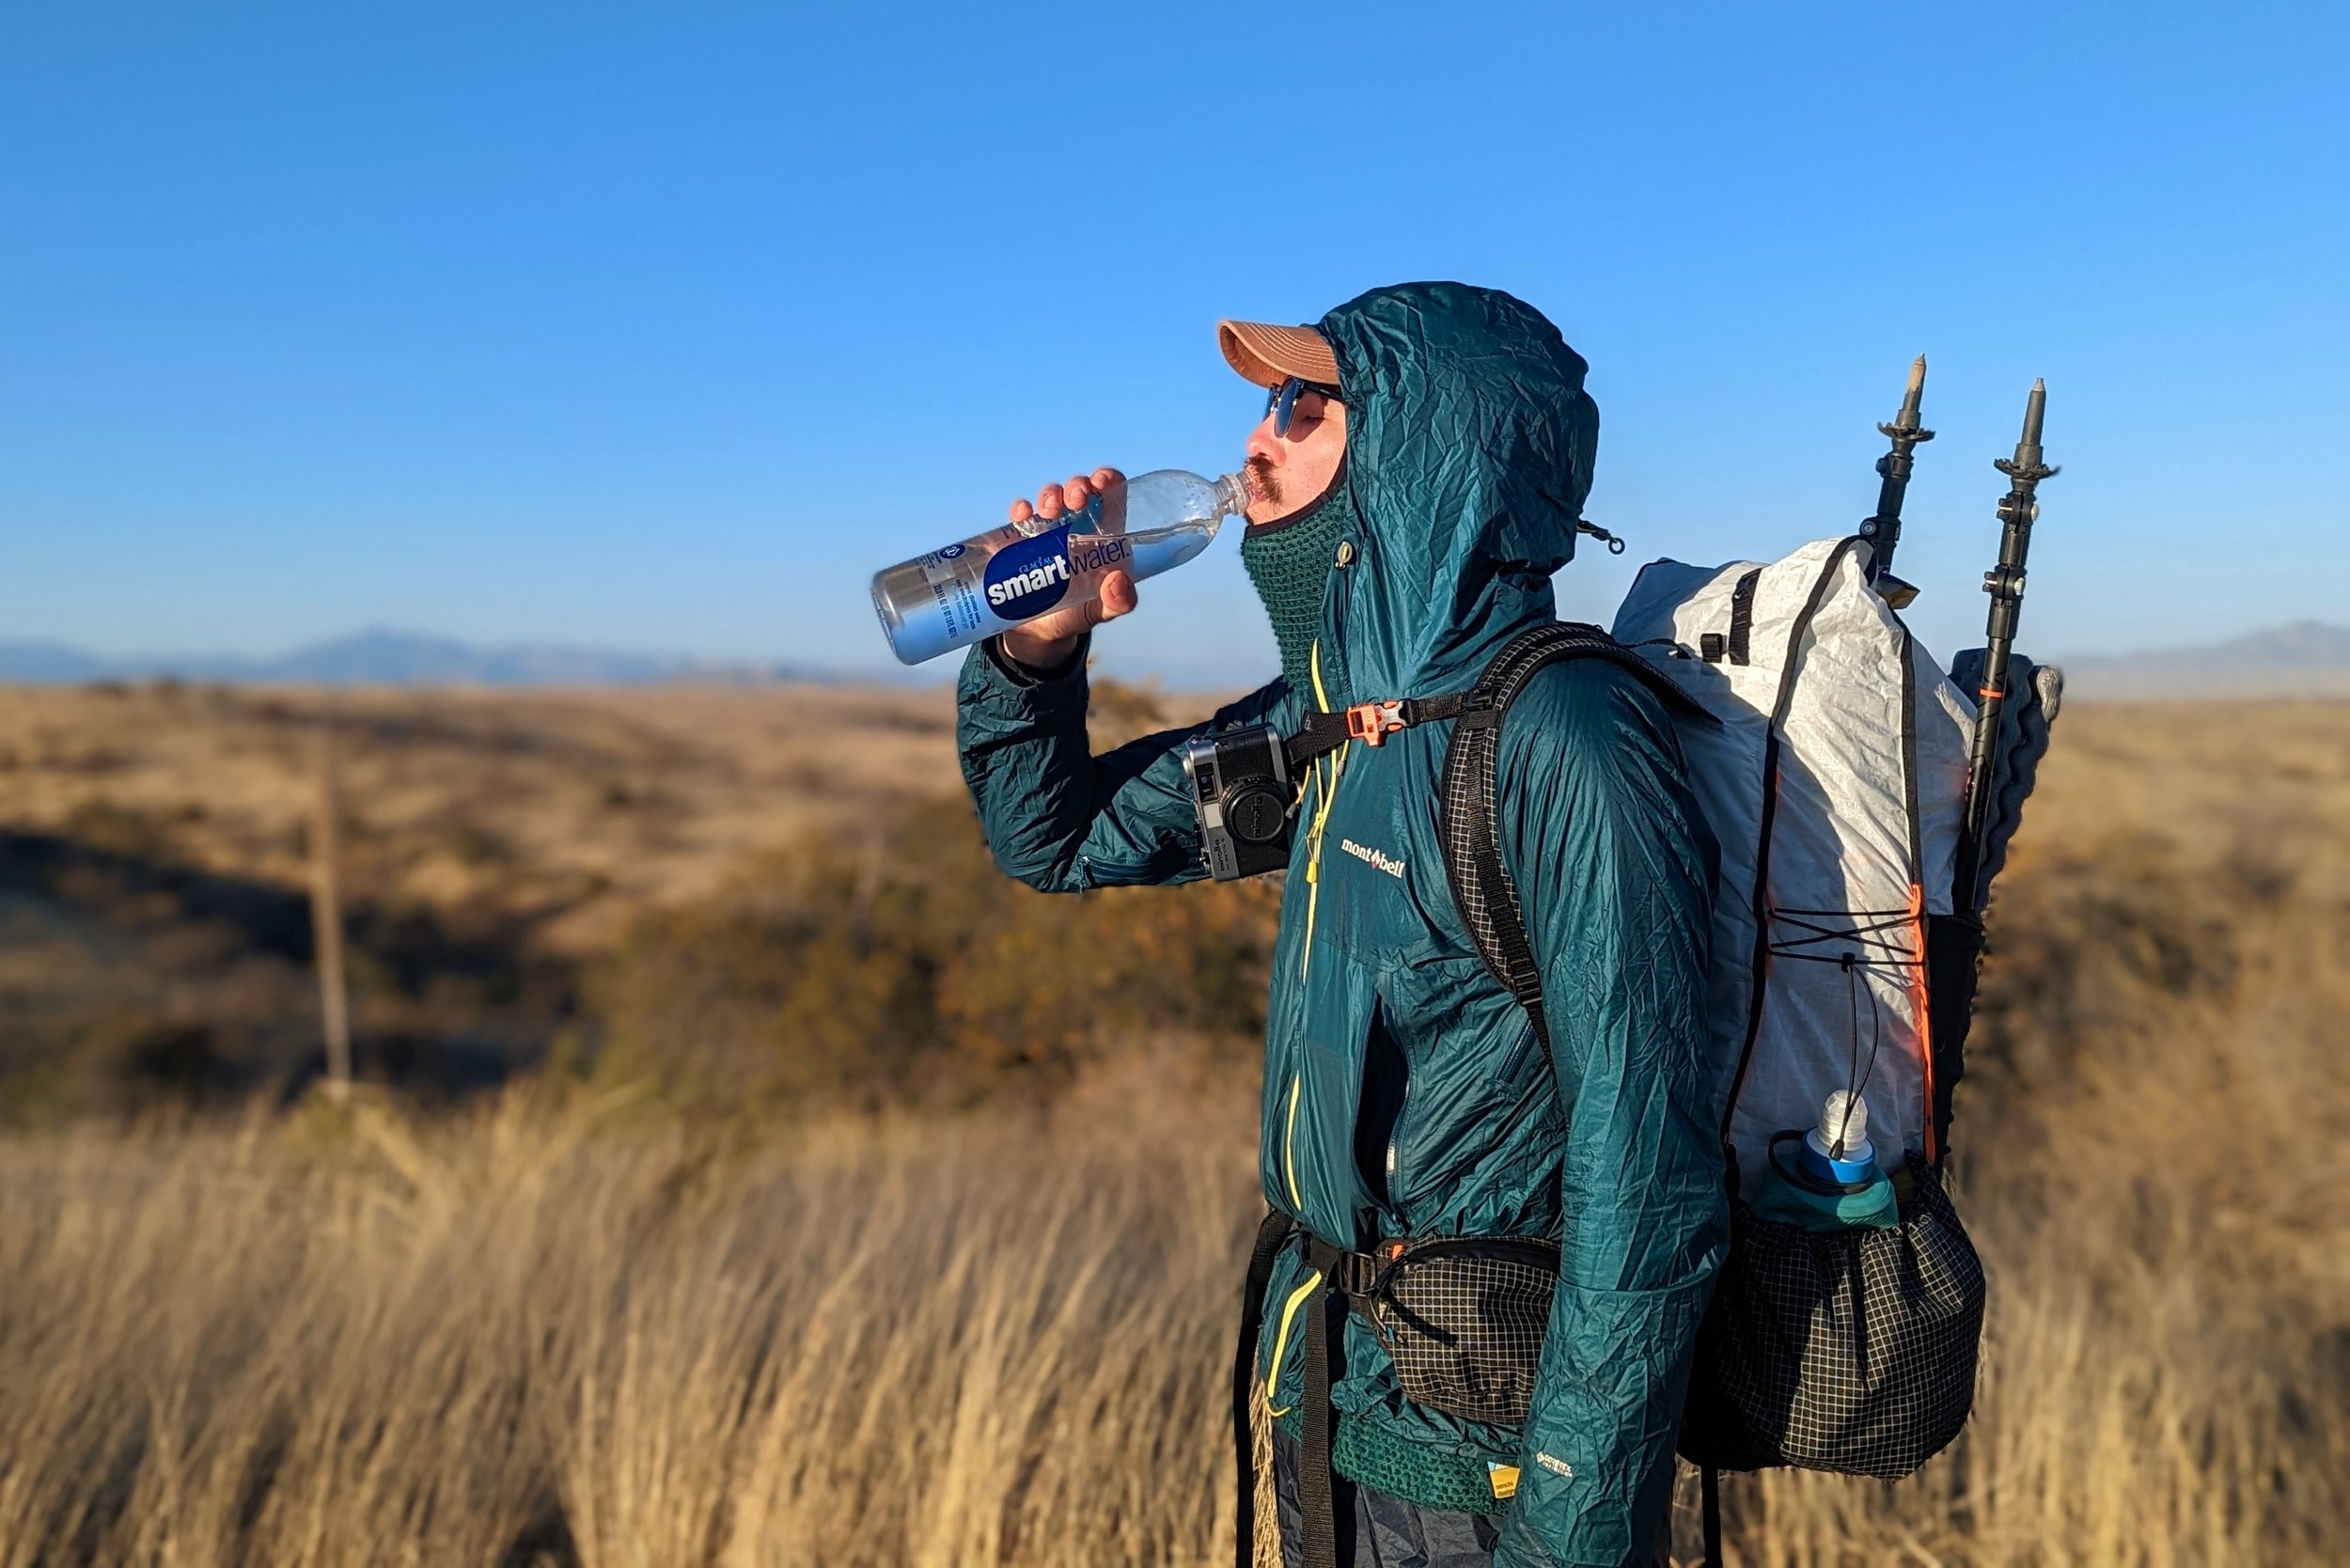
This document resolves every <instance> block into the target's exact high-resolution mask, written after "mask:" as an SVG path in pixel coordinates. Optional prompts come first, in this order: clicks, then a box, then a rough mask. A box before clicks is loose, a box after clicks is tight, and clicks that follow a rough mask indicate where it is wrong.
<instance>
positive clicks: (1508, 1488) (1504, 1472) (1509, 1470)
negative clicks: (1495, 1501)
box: [1485, 1459, 1518, 1497]
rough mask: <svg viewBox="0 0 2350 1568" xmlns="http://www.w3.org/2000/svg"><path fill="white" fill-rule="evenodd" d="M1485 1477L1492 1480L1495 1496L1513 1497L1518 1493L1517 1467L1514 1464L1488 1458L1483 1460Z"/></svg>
mask: <svg viewBox="0 0 2350 1568" xmlns="http://www.w3.org/2000/svg"><path fill="white" fill-rule="evenodd" d="M1485 1479H1486V1480H1487V1481H1489V1482H1493V1488H1494V1496H1495V1497H1516V1496H1517V1495H1518V1467H1517V1466H1515V1465H1504V1464H1502V1463H1501V1462H1500V1461H1498V1460H1494V1459H1488V1460H1487V1461H1485Z"/></svg>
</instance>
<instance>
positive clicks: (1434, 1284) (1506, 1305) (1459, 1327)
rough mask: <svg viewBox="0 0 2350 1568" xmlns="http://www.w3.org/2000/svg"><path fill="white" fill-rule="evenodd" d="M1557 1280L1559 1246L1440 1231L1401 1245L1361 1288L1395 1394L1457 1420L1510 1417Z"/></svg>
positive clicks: (1522, 1392)
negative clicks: (1399, 1390) (1396, 1385)
mask: <svg viewBox="0 0 2350 1568" xmlns="http://www.w3.org/2000/svg"><path fill="white" fill-rule="evenodd" d="M1558 1286H1559V1248H1558V1247H1556V1246H1554V1245H1552V1244H1550V1243H1548V1242H1541V1241H1532V1240H1517V1239H1503V1238H1495V1237H1483V1236H1448V1237H1439V1238H1436V1239H1434V1240H1430V1241H1422V1242H1413V1243H1408V1244H1406V1245H1405V1247H1404V1248H1403V1250H1402V1254H1401V1255H1400V1256H1398V1257H1397V1258H1396V1259H1395V1260H1394V1261H1393V1262H1389V1263H1388V1264H1387V1266H1386V1267H1385V1268H1383V1269H1382V1270H1381V1271H1380V1273H1379V1277H1378V1278H1377V1279H1376V1280H1375V1281H1373V1283H1372V1285H1371V1290H1370V1292H1369V1294H1368V1307H1369V1311H1370V1315H1371V1323H1372V1325H1374V1326H1375V1327H1376V1328H1377V1329H1378V1331H1379V1342H1380V1343H1381V1344H1383V1345H1385V1346H1386V1347H1387V1355H1388V1356H1389V1358H1390V1359H1392V1360H1393V1361H1394V1362H1395V1372H1396V1378H1397V1381H1398V1382H1400V1383H1401V1384H1402V1387H1403V1397H1404V1398H1406V1399H1408V1400H1410V1401H1412V1402H1413V1403H1416V1404H1424V1405H1426V1406H1427V1407H1428V1408H1430V1409H1431V1410H1441V1411H1443V1412H1444V1413H1445V1414H1446V1415H1449V1416H1458V1417H1460V1418H1462V1419H1464V1420H1472V1421H1492V1422H1496V1423H1498V1424H1500V1425H1504V1426H1515V1425H1517V1424H1519V1423H1520V1422H1522V1421H1524V1420H1525V1419H1526V1412H1527V1407H1528V1404H1529V1403H1531V1402H1532V1400H1533V1397H1534V1372H1535V1364H1536V1363H1537V1362H1538V1361H1539V1360H1540V1359H1541V1358H1542V1354H1543V1331H1544V1330H1545V1329H1546V1328H1548V1327H1549V1325H1550V1298H1551V1295H1552V1294H1553V1293H1554V1292H1555V1291H1556V1290H1557V1289H1558Z"/></svg>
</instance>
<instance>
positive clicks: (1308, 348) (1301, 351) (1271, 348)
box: [1215, 321, 1339, 386]
mask: <svg viewBox="0 0 2350 1568" xmlns="http://www.w3.org/2000/svg"><path fill="white" fill-rule="evenodd" d="M1215 346H1216V347H1217V348H1219V349H1222V350H1223V351H1224V362H1225V363H1226V364H1228V365H1230V367H1231V368H1233V369H1235V370H1237V371H1239V372H1240V373H1241V375H1242V376H1243V377H1244V378H1246V379H1247V380H1249V381H1253V382H1255V383H1256V384H1258V385H1259V386H1278V385H1280V384H1282V383H1283V382H1285V381H1287V380H1289V378H1290V377H1292V376H1295V377H1297V378H1298V379H1299V380H1300V381H1318V382H1320V383H1322V384H1324V386H1336V385H1337V384H1339V356H1338V355H1337V354H1335V353H1331V352H1330V340H1329V339H1328V338H1326V337H1323V336H1322V334H1320V333H1319V332H1316V331H1315V330H1314V329H1313V328H1311V327H1309V326H1274V325H1273V324H1271V323H1270V322H1267V321H1218V322H1216V323H1215Z"/></svg>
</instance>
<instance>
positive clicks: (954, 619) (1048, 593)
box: [873, 468, 1248, 665]
mask: <svg viewBox="0 0 2350 1568" xmlns="http://www.w3.org/2000/svg"><path fill="white" fill-rule="evenodd" d="M1247 504H1248V493H1247V491H1246V490H1245V489H1243V488H1242V485H1241V481H1240V476H1239V475H1237V474H1227V475H1225V476H1224V478H1220V479H1206V478H1200V477H1199V475H1197V474H1188V473H1185V472H1184V471H1183V470H1182V469H1180V468H1161V469H1158V470H1156V471H1155V472H1152V473H1149V474H1137V475H1136V476H1135V477H1134V478H1131V479H1128V480H1127V481H1126V483H1125V487H1124V494H1122V495H1121V494H1119V493H1118V492H1117V491H1115V490H1113V491H1112V492H1111V494H1108V495H1106V496H1102V495H1097V496H1095V497H1094V498H1093V501H1092V503H1091V504H1090V505H1089V506H1088V507H1087V508H1086V509H1085V510H1083V511H1080V512H1076V513H1073V514H1072V515H1071V516H1069V517H1066V518H1064V519H1062V520H1060V521H1058V522H1057V523H1052V524H1046V523H1043V522H1042V521H1038V522H1031V523H1028V524H1026V525H1024V526H1020V527H1013V526H1011V525H1006V526H1004V527H1000V528H992V529H990V530H989V531H988V532H986V533H983V534H980V535H979V536H978V537H977V538H974V539H967V540H964V541H963V542H962V543H961V544H949V545H947V546H945V547H944V548H942V549H938V550H933V551H932V552H931V553H930V554H929V555H927V556H918V557H916V558H915V559H913V560H910V561H903V562H901V563H900V564H898V565H896V566H892V567H887V568H885V569H884V570H882V571H880V572H874V573H873V610H874V613H875V614H877V615H879V616H880V617H881V623H882V630H883V631H884V632H885V633H887V634H888V636H889V650H890V651H891V652H893V653H895V654H897V655H898V660H899V662H900V663H901V664H909V665H918V664H920V663H921V662H922V661H923V660H925V659H934V658H936V657H938V655H940V654H941V653H945V652H947V651H949V650H952V649H957V648H961V647H963V646H964V645H965V644H967V643H974V642H977V641H979V639H980V638H981V637H989V636H994V635H995V634H996V633H998V632H1000V631H1003V630H1004V629H1005V628H1006V627H1008V626H1017V625H1019V624H1020V623H1021V622H1022V621H1024V620H1033V619H1036V618H1037V617H1038V616H1041V615H1043V614H1044V613H1046V612H1047V611H1049V610H1058V609H1061V608H1064V607H1065V606H1067V605H1071V604H1085V603H1087V602H1088V601H1089V600H1091V599H1094V598H1097V597H1099V596H1100V594H1101V592H1102V579H1103V578H1104V577H1105V576H1107V575H1108V574H1109V573H1110V572H1112V571H1113V570H1115V571H1122V572H1129V573H1131V574H1132V575H1133V576H1134V577H1135V578H1136V579H1137V580H1139V579H1141V578H1144V577H1155V576H1157V575H1158V574H1159V573H1160V572H1170V571H1172V570H1174V569H1175V568H1176V567H1179V566H1181V565H1183V563H1184V562H1185V561H1187V560H1189V559H1191V558H1192V557H1194V556H1197V555H1198V554H1199V552H1200V551H1202V550H1205V549H1206V548H1207V547H1208V545H1209V544H1210V543H1211V542H1213V541H1214V539H1215V535H1216V530H1217V529H1218V528H1220V527H1221V526H1223V524H1224V519H1225V518H1227V517H1235V516H1238V515H1239V514H1240V512H1241V511H1242V510H1243V509H1244V508H1246V506H1247Z"/></svg>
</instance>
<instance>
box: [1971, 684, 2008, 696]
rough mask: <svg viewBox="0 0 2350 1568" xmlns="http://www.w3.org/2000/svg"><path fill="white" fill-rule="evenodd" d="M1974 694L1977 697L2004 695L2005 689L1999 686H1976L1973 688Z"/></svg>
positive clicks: (2005, 693)
mask: <svg viewBox="0 0 2350 1568" xmlns="http://www.w3.org/2000/svg"><path fill="white" fill-rule="evenodd" d="M1975 695H1976V696H1977V697H2005V696H2006V695H2007V691H2006V688H2004V687H2001V686H1978V687H1976V688H1975Z"/></svg>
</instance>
